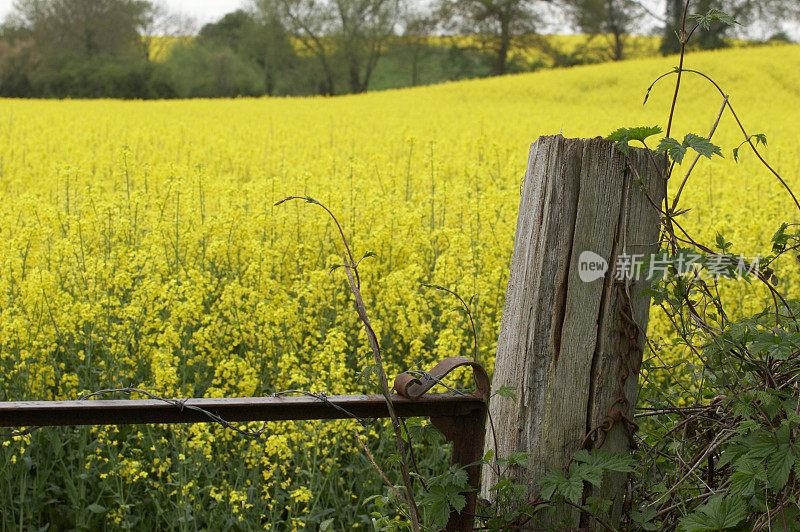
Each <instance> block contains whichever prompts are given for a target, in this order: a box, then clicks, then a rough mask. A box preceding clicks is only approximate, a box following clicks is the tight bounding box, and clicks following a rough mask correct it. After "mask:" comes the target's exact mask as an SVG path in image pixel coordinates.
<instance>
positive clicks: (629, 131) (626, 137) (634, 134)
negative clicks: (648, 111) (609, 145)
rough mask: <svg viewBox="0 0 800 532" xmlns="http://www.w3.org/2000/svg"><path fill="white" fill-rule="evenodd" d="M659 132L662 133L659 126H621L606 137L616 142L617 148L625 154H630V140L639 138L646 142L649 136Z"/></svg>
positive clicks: (640, 140)
mask: <svg viewBox="0 0 800 532" xmlns="http://www.w3.org/2000/svg"><path fill="white" fill-rule="evenodd" d="M659 133H661V128H660V127H659V126H639V127H621V128H619V129H617V130H616V131H613V132H612V133H611V134H610V135H608V136H607V137H606V139H608V140H610V141H613V142H616V143H617V149H618V150H619V151H621V152H622V153H624V154H625V155H628V154H629V153H630V146H629V143H630V142H632V141H635V140H638V141H639V142H641V143H644V141H645V140H646V139H647V138H648V137H652V136H653V135H658V134H659Z"/></svg>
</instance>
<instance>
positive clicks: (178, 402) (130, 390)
mask: <svg viewBox="0 0 800 532" xmlns="http://www.w3.org/2000/svg"><path fill="white" fill-rule="evenodd" d="M116 393H121V394H125V395H128V396H130V395H132V394H134V393H138V394H141V395H144V396H145V397H148V398H150V399H153V400H155V401H161V402H164V403H167V404H169V405H172V406H174V407H175V408H178V409H180V410H181V411H183V410H192V411H194V412H199V413H201V414H202V415H204V416H205V417H207V418H208V420H209V422H212V423H216V424H218V425H220V426H222V427H223V428H225V429H228V430H232V431H234V432H236V433H237V434H239V435H241V436H244V437H245V438H251V439H258V438H260V437H261V436H263V435H264V434H265V433H266V432H267V422H266V421H264V422H262V425H261V428H259V429H258V430H246V429H241V428H239V427H238V426H236V425H234V424H233V423H231V422H230V421H227V420H225V419H224V418H223V417H222V416H220V415H218V414H215V413H213V412H211V411H210V410H207V409H205V408H202V407H199V406H197V405H193V404H190V403H187V401H191V398H187V399H171V398H167V397H161V396H159V395H156V394H154V393H152V392H148V391H147V390H143V389H141V388H134V387H131V386H126V387H124V388H106V389H102V390H97V391H94V392H90V393H87V394H84V395H81V396H80V397H78V399H77V400H78V401H86V400H88V399H91V398H92V397H100V396H106V395H111V394H116ZM287 395H304V396H306V397H312V398H314V399H317V400H319V401H321V402H322V403H325V404H326V405H328V406H330V407H332V408H334V409H336V410H338V411H339V412H341V413H343V414H345V415H346V416H347V417H348V418H352V419H355V420H356V421H358V422H359V424H361V426H362V427H369V426H371V425H372V424H373V423H374V422H375V420H374V419H373V418H363V417H360V416H358V415H356V414H354V413H353V412H350V411H349V410H347V409H346V408H343V407H341V406H339V405H337V404H335V403H333V402H331V401H330V400H329V399H328V397H330V396H329V395H328V393H327V392H325V391H322V392H309V391H307V390H295V389H290V390H281V391H277V392H274V393H272V394H270V395H268V396H267V397H273V398H278V397H284V396H287ZM42 428H44V426H32V427H28V428H26V429H23V430H16V431H12V432H0V438H4V439H10V438H17V437H22V436H27V435H29V434H32V433H34V432H36V431H37V430H39V429H42Z"/></svg>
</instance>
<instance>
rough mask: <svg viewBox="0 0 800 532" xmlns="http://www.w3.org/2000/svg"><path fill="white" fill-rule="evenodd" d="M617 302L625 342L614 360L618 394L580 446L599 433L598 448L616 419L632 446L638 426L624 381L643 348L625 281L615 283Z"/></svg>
mask: <svg viewBox="0 0 800 532" xmlns="http://www.w3.org/2000/svg"><path fill="white" fill-rule="evenodd" d="M616 287H617V295H618V299H617V302H618V305H617V314H618V316H619V317H620V320H621V322H622V328H621V330H620V335H621V336H622V341H623V342H624V348H623V349H620V350H619V358H618V360H617V371H616V379H617V397H616V398H615V399H614V401H613V402H612V403H611V405H610V406H609V407H608V412H607V413H606V415H605V417H604V418H603V420H602V421H601V422H600V423H598V424H597V425H596V426H595V427H593V428H592V429H591V430H590V431H589V433H588V434H587V435H586V437H585V438H584V440H583V443H582V444H581V448H582V449H587V450H588V449H590V448H591V447H590V443H591V440H592V437H593V436H594V435H596V434H598V433H599V434H600V436H599V439H598V441H597V444H596V445H594V446H593V447H594V448H600V447H602V446H603V444H604V443H605V441H606V436H608V433H609V432H610V431H611V429H612V428H613V427H614V425H615V424H616V423H617V422H622V424H623V427H624V428H625V431H626V432H627V434H628V438H629V439H630V443H631V447H633V446H634V440H633V435H634V434H635V433H636V431H637V430H639V426H638V425H637V424H636V422H635V421H634V420H633V419H632V418H631V417H630V416H628V410H629V409H630V401H628V398H627V396H626V394H625V384H626V383H627V381H628V378H629V377H631V375H633V376H634V377H638V375H639V369H640V367H641V362H640V361H641V359H642V354H643V352H642V348H641V347H640V346H639V326H638V325H637V323H636V321H635V320H634V319H633V307H632V306H631V299H630V295H629V294H628V292H627V290H626V286H625V284H624V283H617V284H616Z"/></svg>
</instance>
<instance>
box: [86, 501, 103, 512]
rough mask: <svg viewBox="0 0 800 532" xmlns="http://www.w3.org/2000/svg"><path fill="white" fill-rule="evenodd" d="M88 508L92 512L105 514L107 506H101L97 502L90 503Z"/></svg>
mask: <svg viewBox="0 0 800 532" xmlns="http://www.w3.org/2000/svg"><path fill="white" fill-rule="evenodd" d="M86 509H87V510H89V511H90V512H92V513H93V514H104V513H106V508H105V506H100V505H99V504H97V503H94V504H90V505H89V506H87V507H86Z"/></svg>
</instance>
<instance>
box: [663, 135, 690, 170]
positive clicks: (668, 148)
mask: <svg viewBox="0 0 800 532" xmlns="http://www.w3.org/2000/svg"><path fill="white" fill-rule="evenodd" d="M656 150H657V151H663V152H665V153H666V154H667V155H668V156H669V158H670V159H672V160H673V161H675V162H676V163H678V164H681V161H683V156H684V155H686V146H684V145H683V144H681V143H680V142H678V141H677V140H675V139H673V138H670V137H665V138H663V139H661V142H659V143H658V146H657V147H656Z"/></svg>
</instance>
